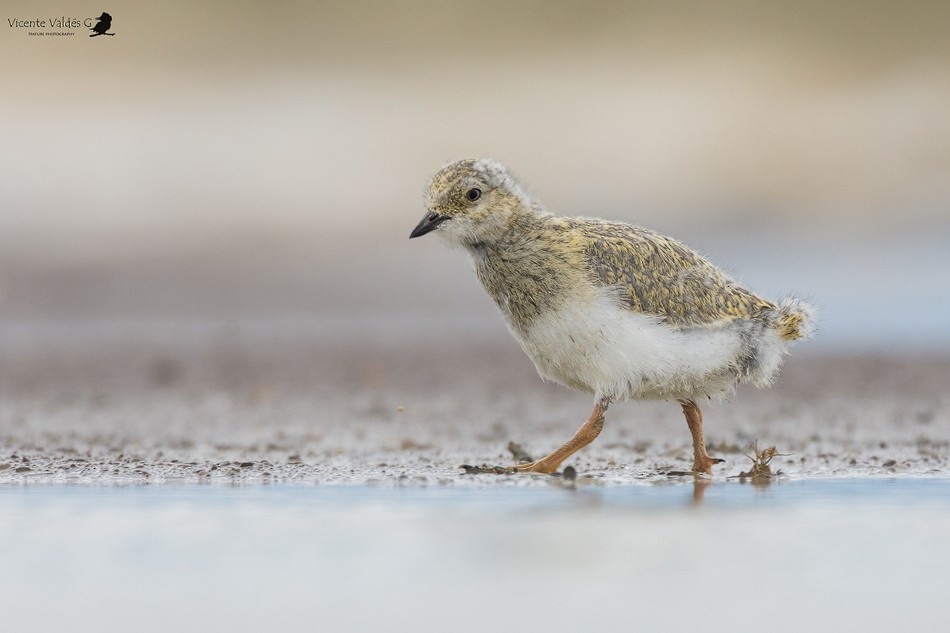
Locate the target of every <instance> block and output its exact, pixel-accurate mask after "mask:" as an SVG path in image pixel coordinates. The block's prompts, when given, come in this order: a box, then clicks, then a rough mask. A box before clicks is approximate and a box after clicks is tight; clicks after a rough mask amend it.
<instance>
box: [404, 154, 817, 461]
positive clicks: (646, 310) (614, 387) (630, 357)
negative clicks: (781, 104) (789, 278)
mask: <svg viewBox="0 0 950 633" xmlns="http://www.w3.org/2000/svg"><path fill="white" fill-rule="evenodd" d="M425 198H426V199H425V202H426V209H427V212H426V214H425V216H424V217H423V218H422V221H421V222H419V224H418V225H417V226H416V228H415V229H413V231H412V234H411V235H410V236H409V237H410V238H413V237H419V236H421V235H425V234H427V233H430V232H435V233H436V234H438V235H440V236H441V237H442V238H443V239H444V240H445V241H446V242H448V243H449V244H451V245H453V246H459V247H461V248H462V249H464V250H465V251H466V252H467V253H468V255H469V257H470V258H471V261H472V264H473V266H474V268H475V273H476V274H477V275H478V279H479V280H480V281H481V283H482V285H483V286H484V288H485V291H486V292H488V294H489V295H490V296H491V298H492V299H494V300H495V303H496V304H498V308H499V309H500V310H501V313H502V315H503V316H504V318H505V321H506V323H507V324H508V328H509V330H510V331H511V333H512V334H513V335H514V337H515V338H516V339H517V340H518V342H519V343H520V344H521V347H522V349H523V350H524V351H525V353H526V354H528V356H529V357H530V358H531V360H532V361H534V364H535V366H536V367H537V369H538V373H539V374H540V375H541V376H542V377H543V378H545V379H549V380H553V381H555V382H557V383H560V384H562V385H565V386H567V387H571V388H573V389H577V390H578V391H582V392H585V393H589V394H592V395H593V396H594V410H593V413H591V415H590V418H588V420H587V421H586V422H585V423H584V424H583V425H582V426H581V428H580V429H579V430H578V431H577V433H576V434H575V435H574V437H573V438H571V440H570V441H568V442H567V443H566V444H564V446H562V447H561V448H559V449H557V450H556V451H554V452H553V453H551V454H550V455H548V456H547V457H544V458H543V459H539V460H537V461H535V462H533V463H530V464H519V465H517V466H513V468H515V469H517V470H521V471H530V472H538V473H553V472H555V471H556V470H557V468H558V467H559V466H560V465H561V463H562V462H563V461H564V460H565V459H567V458H568V457H570V456H571V455H573V454H574V453H575V452H577V451H578V450H580V449H581V448H583V447H585V446H587V445H588V444H590V443H591V442H592V441H593V440H594V439H595V438H596V437H597V435H598V434H599V433H600V431H601V429H602V428H603V425H604V414H605V413H606V411H607V407H608V405H609V404H610V403H611V402H617V401H620V400H627V399H633V400H675V401H676V402H678V403H679V404H680V406H681V407H682V409H683V413H684V415H685V416H686V422H687V424H688V425H689V430H690V433H691V434H692V436H693V471H694V472H697V473H707V474H711V472H712V466H713V465H714V464H716V463H719V462H721V461H722V460H719V459H714V458H712V457H710V456H709V455H708V454H707V452H706V446H705V442H704V440H703V415H702V412H701V411H700V409H699V406H698V405H697V404H696V402H697V400H699V399H700V398H703V397H709V398H714V397H717V396H722V395H724V394H726V393H728V392H730V391H732V390H733V389H734V388H735V386H736V385H737V384H739V383H751V384H753V385H758V386H766V385H769V384H770V383H771V382H772V380H773V378H774V377H775V375H776V372H777V371H778V369H779V366H780V365H781V363H782V357H783V355H784V353H785V347H786V344H787V343H788V342H789V341H793V340H795V339H800V338H805V337H807V336H808V335H809V334H810V333H811V332H812V331H813V330H814V323H815V311H814V309H813V308H812V307H811V306H809V305H808V304H807V303H805V302H803V301H801V300H799V299H795V298H791V297H789V298H786V299H783V300H781V301H778V302H771V301H766V300H765V299H762V298H761V297H758V296H756V295H755V294H753V293H752V292H750V291H748V290H746V289H745V288H742V287H741V286H739V285H738V284H737V283H736V282H734V281H733V280H732V279H730V278H729V277H728V276H727V275H726V274H725V273H723V272H722V271H721V270H719V269H718V268H716V267H715V266H713V265H712V264H711V263H710V262H709V261H707V260H706V259H704V258H703V257H701V256H700V255H698V254H697V253H695V252H694V251H692V250H691V249H689V248H688V247H686V246H684V245H683V244H681V243H679V242H677V241H675V240H673V239H670V238H668V237H664V236H662V235H660V234H658V233H655V232H653V231H650V230H647V229H644V228H640V227H636V226H631V225H629V224H624V223H622V222H611V221H608V220H599V219H594V218H563V217H557V216H555V215H552V214H551V213H548V212H547V211H546V210H545V209H544V207H543V206H541V204H540V203H538V202H537V201H536V200H533V199H532V198H531V196H529V195H528V193H527V192H526V191H525V189H524V187H522V186H521V184H520V183H519V182H518V181H516V180H515V179H514V178H513V177H512V176H511V175H510V174H509V173H508V171H507V170H506V169H505V167H504V166H503V165H500V164H499V163H497V162H495V161H492V160H488V159H482V160H462V161H458V162H456V163H453V164H451V165H448V166H447V167H445V168H443V169H442V170H441V171H439V172H438V173H437V174H436V175H435V176H434V177H433V178H432V180H431V182H430V183H429V186H428V188H427V189H426V196H425Z"/></svg>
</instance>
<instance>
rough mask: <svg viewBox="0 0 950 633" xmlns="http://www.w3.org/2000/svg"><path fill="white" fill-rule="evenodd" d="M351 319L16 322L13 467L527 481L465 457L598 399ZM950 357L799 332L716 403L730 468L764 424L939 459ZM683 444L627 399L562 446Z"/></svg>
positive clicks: (485, 456) (143, 475)
mask: <svg viewBox="0 0 950 633" xmlns="http://www.w3.org/2000/svg"><path fill="white" fill-rule="evenodd" d="M417 325H418V324H417ZM329 329H330V330H332V329H333V328H329ZM349 331H350V334H349V335H347V336H345V337H344V339H345V340H337V341H336V342H328V341H332V340H333V339H332V332H329V333H328V331H327V329H326V328H324V329H321V328H318V327H312V326H309V325H306V326H300V325H299V324H298V325H284V326H279V325H276V324H267V325H266V326H250V325H242V326H239V325H235V324H231V325H226V324H225V325H221V324H198V325H196V324H189V325H183V324H179V325H178V326H170V325H168V324H164V325H162V326H161V327H156V326H154V325H139V326H132V325H129V324H124V325H121V326H116V325H111V326H110V325H107V324H101V323H100V324H98V325H88V324H87V325H75V324H73V325H68V326H67V325H62V324H60V325H51V326H47V327H45V328H44V327H37V326H32V325H31V326H29V327H21V328H15V327H6V328H3V329H2V330H0V332H2V335H3V336H2V339H0V340H2V342H3V347H4V354H3V357H2V359H0V483H5V484H9V483H17V484H27V483H63V482H76V483H108V484H128V483H159V482H173V481H174V482H181V481H183V482H223V483H229V484H230V483H256V482H302V483H346V484H362V483H380V482H381V483H386V482H390V483H408V484H418V485H427V484H443V485H480V484H489V483H490V484H497V483H500V482H504V483H510V484H513V485H525V484H530V483H532V482H535V481H537V480H538V478H537V477H532V476H493V475H474V476H473V475H466V474H464V473H463V472H462V471H461V470H460V469H459V468H458V467H459V465H460V464H493V465H494V464H508V463H510V462H511V456H510V454H509V453H508V451H507V445H508V443H509V441H515V442H518V443H520V444H521V445H522V446H523V447H524V448H525V450H526V451H528V452H529V453H532V454H534V455H535V456H540V455H542V454H543V453H545V452H546V451H549V450H551V449H553V448H555V447H556V446H558V445H559V444H560V443H562V442H563V441H565V440H566V439H568V438H569V437H570V436H571V434H572V433H573V432H574V430H575V429H576V427H577V426H578V425H579V424H580V423H581V422H582V421H583V420H584V419H585V418H586V416H587V414H588V413H589V408H590V404H591V403H590V402H589V398H588V397H587V396H584V395H580V394H576V393H573V392H571V391H569V390H567V389H564V388H562V387H559V386H557V385H552V384H545V383H542V382H541V380H540V379H539V378H538V377H537V375H536V374H535V372H534V368H533V366H532V365H531V363H530V361H528V360H527V358H525V357H524V356H523V355H522V353H521V352H520V350H519V349H518V348H517V346H516V345H515V344H514V343H513V342H511V341H508V340H505V339H504V338H502V337H498V336H495V335H490V336H488V335H481V334H480V335H477V336H473V337H472V339H471V340H468V341H460V340H458V339H454V340H453V339H450V338H449V337H435V340H432V339H431V338H430V339H429V340H426V336H423V335H420V331H425V327H422V328H421V329H419V328H417V329H415V330H414V331H409V330H408V328H407V327H406V326H405V325H403V326H399V324H393V330H392V331H386V330H381V331H377V332H376V333H375V334H374V333H367V334H366V335H363V336H353V335H352V332H353V330H352V329H351V330H349ZM401 332H406V333H405V334H402V333H401ZM948 375H950V358H940V357H931V358H927V357H914V358H911V357H893V356H888V357H885V356H869V355H857V356H853V355H837V356H834V357H831V356H824V355H816V354H814V353H812V354H809V353H807V351H802V352H798V351H796V353H795V354H793V355H792V356H791V357H790V358H789V359H788V361H787V364H786V366H785V370H784V372H783V374H782V377H781V379H780V381H779V382H778V384H776V385H775V387H774V388H772V389H770V390H765V391H759V390H755V389H740V390H739V392H738V393H737V394H735V395H734V396H733V397H731V398H730V399H729V400H727V401H725V402H722V403H710V404H709V405H708V406H707V407H706V411H705V414H706V416H705V417H706V429H707V441H708V443H709V448H710V453H711V454H713V455H717V456H719V457H722V458H724V459H725V460H726V463H725V464H723V465H722V466H720V467H719V468H718V470H717V473H716V474H717V477H729V476H734V475H738V474H739V473H740V472H742V471H744V470H748V467H749V466H750V465H751V462H750V460H749V458H747V457H746V455H747V454H750V453H751V445H752V443H753V442H755V441H758V443H759V447H760V448H764V447H767V446H775V447H776V448H777V450H778V452H779V453H785V454H787V455H782V456H779V457H776V458H775V459H774V460H773V462H772V466H773V470H781V471H782V472H783V473H784V474H786V475H788V476H789V477H821V476H828V475H836V476H837V475H849V476H878V475H889V476H892V475H894V474H898V475H915V476H942V477H945V476H947V475H948V474H950V450H948V441H950V406H948V405H950V395H948V393H947V390H946V387H947V376H948ZM690 456H691V453H690V443H689V434H688V432H687V429H686V425H685V423H684V421H683V418H682V415H681V413H680V411H679V407H678V406H676V405H675V404H672V403H662V402H652V403H623V404H618V405H615V406H613V407H612V408H611V410H610V413H609V415H608V418H607V425H606V427H605V430H604V432H603V434H602V435H601V437H600V438H599V439H598V440H597V441H596V442H595V443H594V444H593V445H591V446H590V447H588V448H587V449H585V450H584V451H582V452H581V453H580V454H579V455H578V456H576V457H575V458H573V459H572V460H571V461H569V462H568V464H569V465H573V466H574V467H575V468H576V469H577V471H578V474H579V480H580V481H584V482H603V483H623V482H632V481H643V480H646V481H649V480H658V479H664V478H666V477H667V476H668V474H667V473H669V472H670V471H677V470H684V469H686V468H688V466H689V463H690Z"/></svg>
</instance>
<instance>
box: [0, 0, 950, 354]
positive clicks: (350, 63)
mask: <svg viewBox="0 0 950 633" xmlns="http://www.w3.org/2000/svg"><path fill="white" fill-rule="evenodd" d="M103 9H105V10H107V11H108V12H109V13H111V15H112V16H113V26H112V32H114V33H115V36H114V37H97V38H91V39H90V38H89V37H87V34H88V31H87V30H86V29H85V28H78V29H70V30H71V31H73V32H74V35H72V36H59V37H50V36H44V37H39V36H31V35H29V31H33V30H37V29H28V28H16V27H12V26H10V25H9V22H8V20H10V19H21V20H23V19H49V18H51V17H59V16H65V17H74V18H78V19H79V20H84V19H86V18H89V17H93V16H96V15H98V14H99V13H100V12H101V11H102V10H103ZM2 14H3V15H2V17H3V23H2V25H0V30H2V36H0V55H2V59H3V60H4V63H3V64H2V65H0V82H2V85H3V87H4V88H3V93H4V97H3V99H2V100H0V131H2V132H0V133H2V139H3V151H2V152H0V174H2V183H0V331H2V333H3V336H4V339H3V340H4V341H5V342H6V344H7V346H8V351H9V349H10V346H13V345H16V344H17V343H18V342H19V343H21V344H23V345H31V344H33V343H35V342H36V341H37V340H40V339H42V334H41V333H42V332H44V331H45V330H44V329H43V328H52V329H60V330H62V328H66V330H65V331H67V332H68V331H69V329H70V328H72V327H74V326H76V327H78V325H76V324H85V325H86V326H89V324H93V325H94V327H98V326H99V325H101V326H102V327H103V328H104V331H106V332H108V331H109V329H110V328H113V327H116V328H121V327H123V326H128V325H129V324H138V325H137V326H136V327H144V328H152V329H153V330H154V331H168V332H172V331H176V330H175V328H182V327H186V326H187V324H188V323H205V324H212V325H213V326H214V327H217V325H215V324H220V325H221V326H222V327H231V328H234V327H239V328H240V327H253V326H254V325H253V324H261V323H266V324H270V326H269V327H284V325H280V324H285V325H286V327H287V328H291V329H293V328H297V329H298V331H300V332H307V333H310V334H308V335H312V336H317V337H321V336H325V337H341V336H345V335H349V336H355V337H361V338H365V337H370V338H372V337H374V336H375V337H379V338H381V339H385V338H386V337H400V338H401V337H410V338H412V337H419V336H422V335H425V336H428V337H434V336H442V337H444V338H451V337H459V336H462V337H464V338H466V339H467V338H469V337H472V338H476V339H479V340H481V339H482V338H499V339H500V338H502V337H505V336H507V334H506V332H505V329H504V326H503V324H502V322H501V319H499V318H498V316H497V314H496V313H495V309H494V306H493V305H492V304H491V302H490V301H489V299H488V298H487V297H485V296H483V293H482V291H481V289H480V288H479V286H478V284H477V281H476V280H475V278H474V275H472V274H471V271H470V270H469V269H468V264H467V262H466V261H465V258H464V257H463V256H462V255H461V254H460V253H456V252H450V251H448V250H447V249H446V248H445V247H444V245H442V244H441V243H440V242H439V241H438V240H437V239H432V238H429V239H422V240H413V241H412V242H410V241H409V240H408V239H407V238H408V234H409V231H410V230H411V229H412V227H413V226H414V225H415V223H416V222H417V221H418V220H419V218H420V217H421V215H422V214H423V208H422V191H423V188H424V186H425V184H426V181H427V179H428V178H429V176H430V175H431V174H432V173H434V172H435V171H436V170H437V169H439V167H440V166H442V165H443V164H444V163H445V162H447V161H452V160H456V159H459V158H463V157H473V156H474V157H477V156H490V157H493V158H496V159H498V160H500V161H502V162H504V163H506V164H508V165H509V167H510V168H511V169H512V171H513V172H515V173H516V174H517V175H518V176H519V177H520V178H521V179H522V180H523V181H524V182H525V183H526V184H527V185H528V186H529V188H530V189H531V190H532V191H533V192H535V194H536V195H537V196H538V197H539V198H540V199H541V200H542V201H543V202H544V203H545V204H546V205H547V206H548V208H549V209H550V210H552V211H554V212H555V213H558V214H563V215H596V216H603V217H610V218H615V219H622V220H626V221H629V222H633V223H636V224H642V225H644V226H648V227H651V228H654V229H657V230H659V231H662V232H665V233H669V234H671V235H673V236H675V237H678V238H680V239H682V240H684V241H686V242H687V243H688V244H690V245H691V246H693V247H694V248H696V249H698V250H700V251H701V252H703V253H705V254H706V255H708V256H709V257H710V258H711V259H712V260H713V261H714V262H717V263H719V264H721V265H722V266H723V267H724V268H726V269H727V270H728V271H729V272H730V273H732V274H733V275H734V276H735V277H737V278H738V279H739V280H740V281H742V282H743V283H745V284H746V285H748V286H749V287H751V288H752V289H754V290H756V291H758V292H760V293H762V294H764V295H765V296H767V297H772V298H776V297H777V296H778V295H781V294H783V293H788V292H794V293H797V294H799V295H801V296H804V297H806V298H808V299H810V300H812V301H814V302H815V303H816V304H817V305H818V306H820V309H821V311H822V321H821V332H820V338H819V339H818V341H820V342H819V343H811V344H809V345H807V346H802V350H803V351H804V350H806V349H809V348H810V349H812V350H851V351H853V350H858V351H865V352H866V351H871V352H902V351H906V350H907V349H912V350H915V351H923V350H930V351H933V350H938V351H944V352H945V351H947V350H948V349H950V328H948V327H947V325H948V323H950V318H948V316H947V315H948V313H950V281H948V279H950V276H948V275H947V271H948V270H950V38H948V37H947V25H948V24H950V4H948V3H946V2H910V3H895V2H875V1H857V0H855V1H842V2H833V3H828V2H817V1H816V2H810V1H806V2H795V3H777V2H748V3H743V2H736V3H668V2H627V1H624V2H591V3H586V2H574V1H534V2H518V3H511V2H501V1H484V2H434V1H433V2H423V1H418V2H417V1H411V0H403V1H399V0H394V1H384V0H359V1H355V2H339V3H327V2H306V3H305V2H267V3H265V2H253V3H252V2H243V1H234V0H229V1H228V2H223V1H211V2H204V3H199V4H195V3H189V2H182V1H177V0H170V1H167V2H162V3H149V4H143V3H135V2H128V1H116V2H113V3H112V4H111V5H110V6H107V7H101V6H99V5H95V6H93V5H89V4H78V5H77V4H75V3H63V2H50V1H47V0H33V1H29V2H21V1H19V0H7V1H6V2H4V4H3V9H2ZM39 30H44V29H39ZM45 30H47V31H50V30H56V29H49V28H47V29H45ZM96 324H98V325H96ZM103 324H104V325H103ZM143 324H144V325H143ZM168 328H171V329H168ZM314 333H315V334H314Z"/></svg>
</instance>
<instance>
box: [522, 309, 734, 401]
mask: <svg viewBox="0 0 950 633" xmlns="http://www.w3.org/2000/svg"><path fill="white" fill-rule="evenodd" d="M515 336H516V338H518V339H519V342H520V343H521V346H522V347H523V348H524V350H525V352H526V353H527V354H528V356H530V357H531V359H532V360H533V361H534V364H535V366H536V367H537V368H538V373H539V374H541V376H542V377H543V378H546V379H549V380H553V381H555V382H558V383H561V384H563V385H566V386H568V387H572V388H574V389H577V390H579V391H584V392H587V393H592V394H594V395H595V396H596V397H598V398H601V397H607V398H610V399H611V400H614V401H616V400H625V399H628V398H633V399H638V400H639V399H673V398H695V397H698V396H701V395H709V396H715V395H720V394H722V393H725V392H728V391H730V390H731V389H732V388H733V387H734V386H735V384H736V382H737V380H738V376H737V373H736V369H735V367H736V359H737V357H738V356H739V354H740V352H741V350H742V338H741V336H740V333H739V331H738V330H737V329H736V328H732V327H728V322H727V321H724V322H723V323H722V325H721V326H720V327H717V326H715V325H713V326H711V327H702V328H700V327H690V328H673V327H670V326H668V325H665V324H663V323H661V322H660V320H659V318H657V317H652V316H647V315H642V314H636V313H633V312H630V311H629V310H626V309H624V308H622V307H620V306H618V305H617V304H616V302H615V300H614V299H613V298H612V297H611V296H609V294H606V293H605V294H604V295H602V296H601V297H600V298H598V299H597V301H596V302H594V303H593V304H591V303H587V304H586V305H574V306H571V307H566V308H562V309H559V310H557V311H555V312H551V313H548V314H545V315H543V316H542V317H540V318H539V319H537V320H536V321H535V322H534V323H533V324H532V326H531V327H530V329H529V330H528V331H527V332H526V333H525V334H524V335H518V334H515Z"/></svg>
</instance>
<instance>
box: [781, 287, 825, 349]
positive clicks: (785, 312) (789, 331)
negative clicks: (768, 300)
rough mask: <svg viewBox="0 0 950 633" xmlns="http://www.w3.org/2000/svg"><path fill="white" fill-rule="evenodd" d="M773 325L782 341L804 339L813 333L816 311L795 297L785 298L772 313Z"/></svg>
mask: <svg viewBox="0 0 950 633" xmlns="http://www.w3.org/2000/svg"><path fill="white" fill-rule="evenodd" d="M772 315H773V321H772V322H773V324H774V325H775V328H776V329H777V330H778V333H779V335H780V336H781V337H782V340H783V341H794V340H796V339H805V338H808V337H809V336H811V335H812V334H814V333H815V324H816V323H817V321H818V317H817V311H816V310H815V308H813V307H812V306H811V305H809V304H808V303H805V302H804V301H802V300H801V299H796V298H795V297H786V298H784V299H782V300H781V301H779V302H778V304H777V305H776V306H775V308H774V309H773V311H772Z"/></svg>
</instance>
